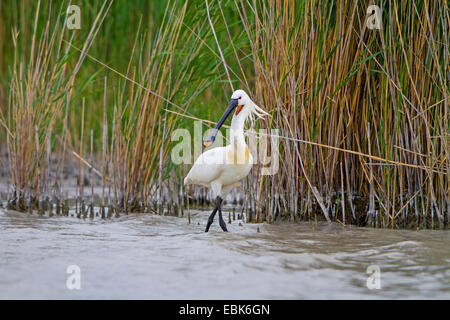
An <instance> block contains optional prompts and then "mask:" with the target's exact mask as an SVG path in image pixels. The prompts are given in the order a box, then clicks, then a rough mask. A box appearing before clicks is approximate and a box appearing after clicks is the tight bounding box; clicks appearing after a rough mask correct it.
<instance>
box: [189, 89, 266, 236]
mask: <svg viewBox="0 0 450 320" xmlns="http://www.w3.org/2000/svg"><path fill="white" fill-rule="evenodd" d="M235 109H236V111H235V112H234V114H233V120H232V121H231V129H230V144H229V145H228V146H226V147H218V148H214V149H210V150H208V151H205V152H203V153H202V154H201V155H200V156H199V157H198V158H197V160H196V161H195V163H194V165H193V166H192V168H191V170H190V171H189V173H188V175H187V176H186V178H185V179H184V184H185V185H187V184H197V185H202V186H205V187H208V188H210V189H212V191H213V195H214V197H215V198H216V201H217V202H216V206H215V208H214V210H213V211H212V213H211V215H210V216H209V218H208V222H207V224H206V229H205V232H208V231H209V227H210V226H211V224H212V223H213V221H214V216H215V215H216V212H217V211H219V225H220V227H221V228H222V230H223V231H228V230H227V225H226V224H225V221H224V220H223V217H222V210H221V204H222V201H223V199H224V198H225V196H226V195H227V194H228V193H229V192H230V190H231V189H232V187H233V184H235V183H236V182H238V181H240V180H241V179H243V178H245V177H246V176H247V175H248V173H249V172H250V169H251V168H252V166H253V158H252V155H251V154H250V152H249V150H248V147H247V144H246V143H245V138H244V123H245V120H246V119H247V118H248V117H249V116H251V115H252V114H255V115H256V116H258V117H259V118H262V117H263V116H265V115H268V113H267V112H265V111H264V110H263V109H261V108H260V107H258V106H257V105H256V104H255V103H254V102H253V101H252V100H251V99H250V98H249V96H248V95H247V94H246V93H245V91H244V90H236V91H235V92H233V94H232V95H231V101H230V103H229V104H228V107H227V109H226V110H225V112H224V114H223V115H222V117H221V118H220V120H219V122H218V123H217V125H216V126H215V127H214V129H213V131H212V133H211V135H210V136H209V137H208V138H207V139H206V140H204V141H203V145H204V146H205V147H208V146H210V145H211V144H212V143H214V140H215V139H216V135H217V133H218V132H219V130H220V128H221V127H222V125H223V123H224V122H225V120H226V119H227V117H228V116H229V115H230V114H231V113H233V111H234V110H235Z"/></svg>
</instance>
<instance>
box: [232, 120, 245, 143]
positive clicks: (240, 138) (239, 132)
mask: <svg viewBox="0 0 450 320" xmlns="http://www.w3.org/2000/svg"><path fill="white" fill-rule="evenodd" d="M244 123H245V117H244V115H243V114H239V115H237V116H236V115H233V120H232V121H231V128H230V142H231V144H232V145H237V146H245V145H246V143H245V138H244Z"/></svg>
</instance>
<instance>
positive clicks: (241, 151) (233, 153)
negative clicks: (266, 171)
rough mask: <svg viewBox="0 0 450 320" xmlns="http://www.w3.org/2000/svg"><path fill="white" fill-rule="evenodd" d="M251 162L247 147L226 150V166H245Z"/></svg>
mask: <svg viewBox="0 0 450 320" xmlns="http://www.w3.org/2000/svg"><path fill="white" fill-rule="evenodd" d="M251 162H252V161H251V155H250V151H249V150H248V147H247V146H242V147H239V148H229V149H228V150H227V164H231V165H247V164H249V163H251Z"/></svg>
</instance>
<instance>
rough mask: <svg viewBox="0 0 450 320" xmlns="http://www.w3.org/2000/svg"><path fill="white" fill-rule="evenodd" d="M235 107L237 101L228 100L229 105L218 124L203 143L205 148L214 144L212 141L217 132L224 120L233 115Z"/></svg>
mask: <svg viewBox="0 0 450 320" xmlns="http://www.w3.org/2000/svg"><path fill="white" fill-rule="evenodd" d="M237 105H238V99H231V100H230V103H229V104H228V107H227V109H226V110H225V112H224V113H223V115H222V118H220V120H219V122H217V124H216V126H215V127H214V129H213V131H212V133H211V135H210V136H209V137H208V138H206V139H205V140H204V141H203V145H204V146H205V147H209V146H210V145H211V144H213V143H214V140H216V135H217V133H218V132H219V130H220V128H221V127H222V125H223V123H224V122H225V120H227V118H228V116H229V115H230V114H231V113H233V111H234V109H235V108H236V107H237Z"/></svg>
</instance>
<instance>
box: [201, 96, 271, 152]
mask: <svg viewBox="0 0 450 320" xmlns="http://www.w3.org/2000/svg"><path fill="white" fill-rule="evenodd" d="M233 112H234V117H242V118H243V119H244V120H245V119H247V117H248V116H250V115H252V114H254V115H256V116H257V117H258V118H262V117H263V116H268V115H269V114H268V113H267V112H265V111H264V110H263V109H261V108H260V107H258V106H257V105H256V104H255V103H254V102H253V101H252V100H251V99H250V97H249V96H248V94H247V93H246V92H245V91H244V90H241V89H239V90H236V91H234V92H233V94H232V95H231V100H230V102H229V103H228V107H227V109H226V110H225V112H224V113H223V115H222V117H221V118H220V120H219V122H217V124H216V126H215V127H214V129H213V132H212V133H211V135H210V136H209V137H208V138H206V139H205V140H204V141H203V145H204V146H205V147H208V146H210V145H211V144H213V143H214V140H215V139H216V135H217V133H218V132H219V130H220V128H221V127H222V125H223V124H224V122H225V120H226V119H227V118H228V116H229V115H230V114H232V113H233Z"/></svg>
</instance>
